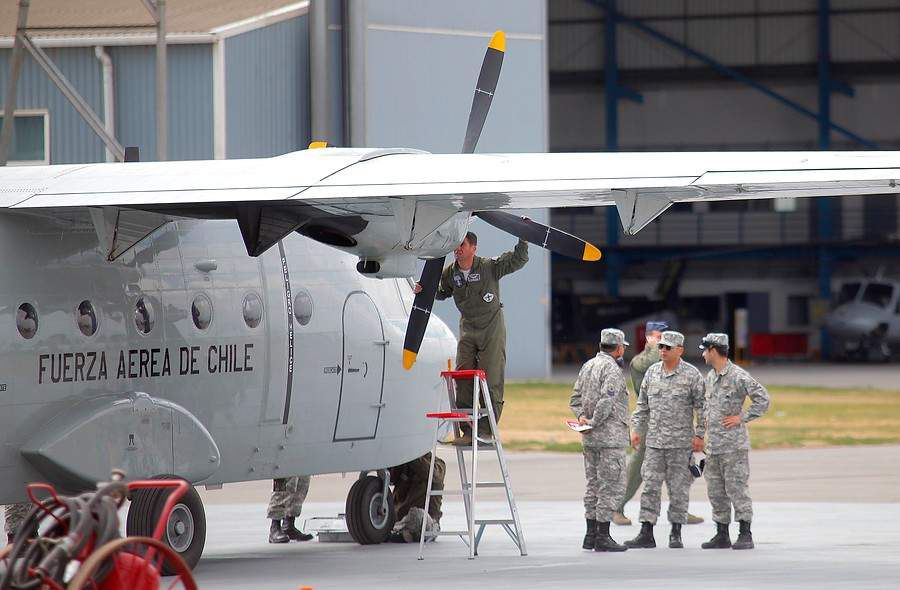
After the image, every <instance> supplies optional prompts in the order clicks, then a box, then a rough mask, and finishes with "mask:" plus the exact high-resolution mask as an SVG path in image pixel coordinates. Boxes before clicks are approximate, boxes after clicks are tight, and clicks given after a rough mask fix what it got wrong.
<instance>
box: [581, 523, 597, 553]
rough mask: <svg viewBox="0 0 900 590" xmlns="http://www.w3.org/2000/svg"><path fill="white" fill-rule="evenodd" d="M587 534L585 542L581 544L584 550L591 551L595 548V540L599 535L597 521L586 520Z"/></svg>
mask: <svg viewBox="0 0 900 590" xmlns="http://www.w3.org/2000/svg"><path fill="white" fill-rule="evenodd" d="M585 521H586V522H587V532H586V533H585V534H584V542H583V543H582V544H581V548H582V549H587V550H588V551H590V550H591V549H593V548H594V539H595V538H596V535H597V521H596V520H594V519H593V518H586V519H585Z"/></svg>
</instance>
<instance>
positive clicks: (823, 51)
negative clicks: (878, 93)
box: [816, 0, 834, 358]
mask: <svg viewBox="0 0 900 590" xmlns="http://www.w3.org/2000/svg"><path fill="white" fill-rule="evenodd" d="M830 4H831V2H830V0H819V7H818V8H819V10H818V14H817V16H816V19H817V23H818V30H819V35H818V37H819V38H818V41H819V51H818V58H819V60H818V73H819V149H820V150H830V149H831V125H832V122H831V91H832V88H833V83H832V80H831V6H830ZM816 217H817V219H816V221H817V224H816V225H817V226H818V231H817V234H818V235H817V239H818V240H819V242H820V243H821V242H824V243H825V245H823V246H821V247H820V248H819V256H818V263H819V299H821V300H823V301H830V300H831V275H832V252H831V250H830V248H829V247H828V245H827V244H828V242H830V241H831V240H832V239H833V238H834V211H833V209H832V202H831V199H828V198H826V197H819V198H818V199H816ZM820 338H821V340H820V346H819V348H820V350H821V353H822V357H823V358H828V356H829V353H830V352H831V341H830V338H829V336H828V331H827V330H826V329H825V326H822V328H821V330H820Z"/></svg>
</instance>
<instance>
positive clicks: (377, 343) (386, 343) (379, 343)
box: [372, 340, 391, 346]
mask: <svg viewBox="0 0 900 590" xmlns="http://www.w3.org/2000/svg"><path fill="white" fill-rule="evenodd" d="M372 344H374V345H375V346H389V345H390V344H391V341H390V340H376V341H374V342H373V343H372Z"/></svg>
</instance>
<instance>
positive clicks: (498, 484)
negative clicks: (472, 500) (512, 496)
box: [466, 481, 506, 489]
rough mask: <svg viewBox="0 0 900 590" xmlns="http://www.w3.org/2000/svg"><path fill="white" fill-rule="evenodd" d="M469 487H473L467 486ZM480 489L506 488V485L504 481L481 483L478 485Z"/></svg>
mask: <svg viewBox="0 0 900 590" xmlns="http://www.w3.org/2000/svg"><path fill="white" fill-rule="evenodd" d="M467 485H468V486H469V487H472V484H467ZM476 485H477V486H478V487H479V488H505V487H506V484H505V483H503V482H502V481H479V482H478V483H477V484H476ZM466 489H468V488H466Z"/></svg>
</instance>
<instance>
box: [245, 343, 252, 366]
mask: <svg viewBox="0 0 900 590" xmlns="http://www.w3.org/2000/svg"><path fill="white" fill-rule="evenodd" d="M251 350H253V343H252V342H251V343H247V344H245V345H244V370H245V371H252V370H253V366H252V365H251V364H250V351H251Z"/></svg>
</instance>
